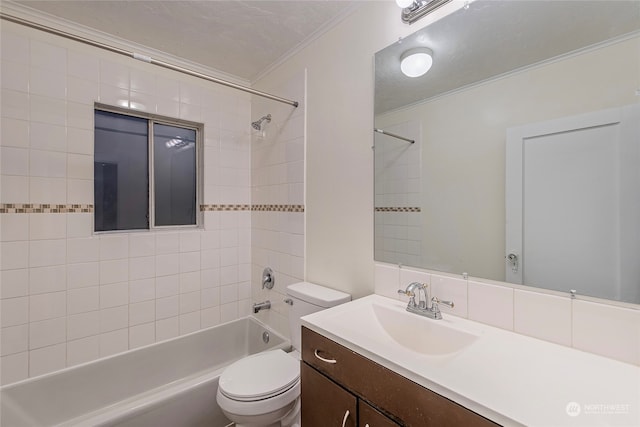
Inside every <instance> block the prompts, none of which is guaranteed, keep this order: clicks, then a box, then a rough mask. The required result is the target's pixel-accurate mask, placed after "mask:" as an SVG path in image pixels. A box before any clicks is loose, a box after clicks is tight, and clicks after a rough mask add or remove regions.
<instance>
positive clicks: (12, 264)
mask: <svg viewBox="0 0 640 427" xmlns="http://www.w3.org/2000/svg"><path fill="white" fill-rule="evenodd" d="M1 36H2V37H1V38H2V50H1V52H2V57H1V66H2V75H1V86H2V101H1V102H2V105H1V107H2V111H1V116H2V122H1V128H2V136H1V140H0V150H1V152H0V155H1V158H2V164H1V169H0V172H1V176H0V179H1V185H2V191H1V193H0V203H1V204H2V205H1V206H0V207H1V208H2V209H3V210H5V211H6V212H12V213H2V214H1V215H0V220H1V222H0V227H1V230H0V236H1V237H0V239H1V243H0V250H1V252H0V255H1V256H2V259H1V264H0V269H1V270H2V271H1V272H2V277H1V283H0V285H1V286H0V298H1V317H2V318H1V322H0V324H1V326H2V330H1V336H2V342H1V349H0V351H1V354H2V360H1V362H0V363H1V365H2V374H1V375H2V378H1V381H2V383H4V384H6V383H10V382H13V381H17V380H20V379H24V378H27V377H29V376H34V375H39V374H43V373H46V372H50V371H54V370H57V369H61V368H64V367H66V366H72V365H75V364H78V363H82V362H86V361H89V360H93V359H96V358H99V357H103V356H107V355H111V354H115V353H119V352H122V351H125V350H128V349H132V348H135V347H138V346H141V345H145V344H150V343H153V342H156V341H161V340H164V339H168V338H171V337H175V336H178V335H181V334H185V333H189V332H192V331H196V330H198V329H201V328H205V327H208V326H212V325H215V324H218V323H220V322H224V321H228V320H232V319H235V318H237V317H239V316H244V315H246V314H248V313H249V311H250V306H251V286H250V272H251V248H250V245H251V212H250V203H251V148H250V147H251V136H250V129H251V128H250V123H251V99H250V96H249V95H248V94H245V93H243V92H239V91H236V90H232V89H228V88H225V87H222V86H219V85H214V84H211V83H207V82H205V81H202V80H198V79H195V78H190V77H188V76H185V75H182V74H179V73H175V72H172V71H169V70H164V69H161V68H158V67H154V66H151V65H148V64H145V63H142V62H140V61H136V60H133V59H128V58H124V57H121V56H118V55H115V54H112V53H109V52H106V51H103V50H100V49H96V48H92V47H89V46H86V45H81V44H79V43H76V42H72V41H69V40H66V39H61V38H58V37H55V36H52V35H49V34H46V33H43V32H39V31H36V30H31V29H28V28H26V27H21V26H18V25H15V24H12V23H9V22H6V21H3V22H2V34H1ZM96 101H99V102H101V103H105V104H110V105H120V104H119V103H120V102H121V101H124V102H132V103H134V102H135V103H136V104H135V105H136V106H137V108H139V109H143V110H145V111H150V112H153V113H157V114H161V115H166V116H170V117H178V118H183V119H187V120H191V121H196V122H202V123H204V125H205V130H204V133H205V135H204V137H205V138H204V147H203V151H204V152H203V157H204V161H203V164H204V200H203V203H204V205H205V206H207V207H208V208H210V209H212V210H210V211H207V212H204V228H203V229H193V230H183V231H172V232H167V231H153V232H144V231H143V232H132V233H111V234H94V233H93V223H92V221H93V214H92V213H91V212H90V211H87V212H81V209H82V208H85V209H87V208H90V207H91V205H92V204H93V114H94V102H96ZM10 204H33V205H36V206H37V207H40V208H42V205H43V204H53V205H61V206H62V210H61V211H60V212H56V213H52V212H50V213H28V212H16V211H15V210H12V209H13V208H10V207H9V206H8V205H10ZM76 204H77V205H81V206H82V208H75V207H73V205H76ZM213 205H223V207H217V208H216V207H214V206H213ZM67 209H74V210H76V211H77V212H73V213H68V212H66V210H67ZM225 209H237V210H225Z"/></svg>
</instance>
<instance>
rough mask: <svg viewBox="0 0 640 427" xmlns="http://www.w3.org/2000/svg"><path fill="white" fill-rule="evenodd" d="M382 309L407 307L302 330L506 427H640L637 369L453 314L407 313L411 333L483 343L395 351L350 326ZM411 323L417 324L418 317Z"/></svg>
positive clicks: (314, 321)
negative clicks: (436, 325) (429, 326)
mask: <svg viewBox="0 0 640 427" xmlns="http://www.w3.org/2000/svg"><path fill="white" fill-rule="evenodd" d="M375 304H377V305H382V306H385V307H390V308H391V309H393V310H403V311H404V309H405V307H406V304H404V303H402V302H400V301H397V300H393V299H390V298H386V297H383V296H380V295H369V296H367V297H364V298H361V299H358V300H355V301H352V302H349V303H347V304H342V305H340V306H337V307H333V308H331V309H328V310H324V311H320V312H317V313H314V314H310V315H308V316H305V317H303V318H302V324H303V325H304V326H306V327H308V328H309V329H311V330H313V331H316V332H318V333H320V334H322V335H324V336H326V337H327V338H329V339H332V340H334V341H336V342H337V343H339V344H341V345H343V346H345V347H347V348H350V349H351V350H354V351H357V352H358V353H360V354H362V355H363V356H365V357H367V358H369V359H371V360H373V361H375V362H377V363H379V364H381V365H383V366H385V367H387V368H389V369H391V370H393V371H395V372H397V373H399V374H401V375H403V376H405V377H406V378H408V379H410V380H412V381H414V382H416V383H418V384H421V385H423V386H424V387H427V388H429V389H431V390H433V391H435V392H437V393H439V394H441V395H443V396H445V397H447V398H449V399H451V400H453V401H455V402H458V403H459V404H461V405H463V406H465V407H467V408H469V409H471V410H473V411H475V412H477V413H479V414H481V415H483V416H485V417H487V418H489V419H491V420H493V421H495V422H497V423H499V424H503V425H526V426H545V427H547V426H579V427H587V426H629V427H639V426H640V367H638V366H634V365H630V364H627V363H623V362H618V361H616V360H612V359H607V358H605V357H601V356H597V355H594V354H590V353H585V352H582V351H579V350H575V349H572V348H568V347H563V346H560V345H557V344H553V343H549V342H546V341H542V340H538V339H535V338H530V337H526V336H524V335H520V334H516V333H513V332H509V331H505V330H502V329H498V328H494V327H491V326H488V325H484V324H481V323H477V322H473V321H470V320H466V319H462V318H459V317H455V316H452V315H448V314H446V313H444V314H443V317H444V319H442V320H432V319H426V318H423V317H421V316H418V315H416V314H412V313H407V314H408V315H410V316H415V318H416V321H415V324H407V325H406V327H407V328H412V327H416V328H418V327H420V326H421V323H420V322H424V321H429V322H443V325H445V326H447V327H451V328H452V329H458V330H460V331H465V332H468V333H472V334H474V335H477V336H478V339H476V340H475V341H474V342H473V343H472V344H471V345H469V346H468V347H466V348H464V349H462V350H460V351H458V352H456V353H454V354H448V355H441V356H432V355H425V354H422V353H419V352H415V351H411V350H409V349H408V348H406V347H404V346H402V345H396V344H394V341H393V338H392V337H391V336H389V335H387V334H386V333H385V332H384V330H383V329H382V328H380V327H378V326H377V325H376V324H375V322H371V321H370V320H367V322H368V323H366V324H358V322H359V320H358V319H356V318H353V319H349V315H350V313H352V312H358V310H362V309H365V310H366V309H367V307H366V306H367V305H369V306H372V305H375ZM541 315H544V313H541ZM354 317H355V315H354ZM345 319H349V320H350V321H347V322H345ZM418 319H420V320H418ZM408 320H409V321H410V322H411V323H413V318H412V317H409V318H408Z"/></svg>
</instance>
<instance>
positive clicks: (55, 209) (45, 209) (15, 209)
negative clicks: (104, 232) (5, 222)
mask: <svg viewBox="0 0 640 427" xmlns="http://www.w3.org/2000/svg"><path fill="white" fill-rule="evenodd" d="M91 212H93V205H76V204H72V205H58V204H48V203H45V204H38V203H1V204H0V213H91Z"/></svg>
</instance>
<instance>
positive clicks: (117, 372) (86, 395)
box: [0, 317, 290, 427]
mask: <svg viewBox="0 0 640 427" xmlns="http://www.w3.org/2000/svg"><path fill="white" fill-rule="evenodd" d="M265 332H266V333H267V334H268V336H269V339H268V342H264V340H263V335H264V333H265ZM289 348H290V342H289V341H288V340H286V339H285V338H283V337H282V336H280V335H278V334H277V333H276V332H274V331H273V330H271V329H269V328H267V327H266V326H265V325H263V324H262V323H260V322H259V321H257V320H256V319H255V318H253V317H245V318H243V319H239V320H236V321H233V322H229V323H225V324H223V325H219V326H215V327H212V328H209V329H205V330H202V331H198V332H194V333H192V334H189V335H185V336H182V337H179V338H175V339H172V340H168V341H164V342H160V343H156V344H153V345H149V346H147V347H142V348H139V349H135V350H131V351H128V352H126V353H122V354H119V355H115V356H112V357H108V358H105V359H100V360H96V361H94V362H89V363H86V364H83V365H78V366H74V367H71V368H67V369H64V370H61V371H57V372H54V373H51V374H46V375H43V376H40V377H35V378H30V379H28V380H24V381H21V382H18V383H15V384H11V385H8V386H5V387H3V388H2V389H0V405H1V408H0V425H2V426H7V427H20V426H29V427H34V426H47V427H49V426H59V427H62V426H77V427H80V426H82V427H88V426H127V427H133V426H149V427H157V426H159V427H162V426H166V427H187V426H190V427H199V426H209V427H223V426H227V425H229V424H230V421H229V420H228V419H227V418H226V417H225V416H224V414H223V413H222V411H221V410H220V408H219V407H218V405H217V404H216V390H217V388H218V378H219V377H220V374H221V373H222V371H223V370H224V368H225V367H226V366H227V365H229V364H230V363H232V362H234V361H236V360H238V359H240V358H242V357H245V356H247V355H249V354H253V353H258V352H261V351H265V350H275V349H284V350H288V349H289Z"/></svg>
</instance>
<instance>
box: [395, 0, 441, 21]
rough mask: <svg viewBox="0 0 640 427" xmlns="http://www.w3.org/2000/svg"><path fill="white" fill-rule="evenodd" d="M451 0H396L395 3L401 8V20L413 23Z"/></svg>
mask: <svg viewBox="0 0 640 427" xmlns="http://www.w3.org/2000/svg"><path fill="white" fill-rule="evenodd" d="M450 1H451V0H396V4H397V5H398V6H399V7H401V8H402V14H401V18H402V22H404V23H405V24H413V23H414V22H416V21H417V20H418V19H420V18H422V17H423V16H425V15H427V14H428V13H430V12H433V11H434V10H436V9H437V8H439V7H440V6H442V5H445V4H447V3H449V2H450Z"/></svg>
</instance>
